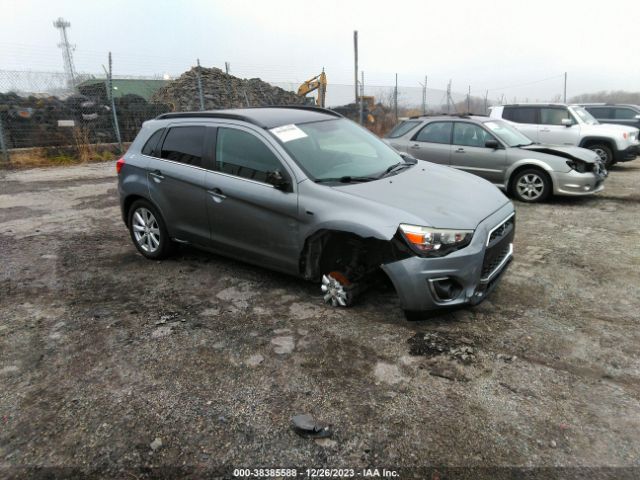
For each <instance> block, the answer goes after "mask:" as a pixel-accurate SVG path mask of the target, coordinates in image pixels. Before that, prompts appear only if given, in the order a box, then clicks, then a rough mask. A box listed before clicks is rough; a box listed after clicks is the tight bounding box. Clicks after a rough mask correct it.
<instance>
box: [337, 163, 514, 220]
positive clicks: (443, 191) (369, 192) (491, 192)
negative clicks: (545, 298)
mask: <svg viewBox="0 0 640 480" xmlns="http://www.w3.org/2000/svg"><path fill="white" fill-rule="evenodd" d="M334 188H336V189H339V190H340V192H342V193H345V194H349V195H354V196H357V197H360V198H363V199H366V200H368V201H370V202H372V203H377V204H379V205H381V206H383V207H392V208H394V209H396V210H397V211H398V210H399V211H400V212H399V215H401V216H402V215H403V213H405V215H404V217H403V218H398V219H397V223H412V224H415V223H417V222H419V224H420V225H422V226H428V227H436V228H462V229H475V228H476V227H477V225H478V224H479V223H480V222H481V221H482V220H484V219H485V218H487V217H488V216H490V215H491V214H492V213H494V212H495V211H497V210H498V209H500V208H501V207H503V206H504V205H505V204H507V203H509V199H508V198H507V197H506V196H505V195H504V194H503V193H502V192H501V191H500V190H499V189H498V188H497V187H495V186H494V185H492V184H491V183H489V182H487V181H486V180H483V179H482V178H480V177H477V176H475V175H472V174H470V173H465V172H461V171H459V170H456V169H453V168H449V167H444V166H441V165H436V164H433V163H429V162H426V161H418V163H417V164H416V165H415V166H413V167H411V168H408V169H406V170H403V171H401V172H400V173H399V174H397V175H393V176H391V177H386V178H384V179H381V180H375V181H372V182H366V183H356V184H350V185H346V186H341V187H334Z"/></svg>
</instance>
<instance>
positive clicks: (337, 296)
mask: <svg viewBox="0 0 640 480" xmlns="http://www.w3.org/2000/svg"><path fill="white" fill-rule="evenodd" d="M345 280H346V279H345ZM345 287H346V285H344V284H343V283H342V282H340V281H339V280H338V279H336V278H335V277H334V276H333V274H332V273H330V274H327V275H323V276H322V284H321V285H320V289H321V290H322V293H323V295H324V301H325V303H330V304H331V305H333V306H334V307H346V306H348V305H349V303H350V295H349V293H348V292H347V291H346V290H345Z"/></svg>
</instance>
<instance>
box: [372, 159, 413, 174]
mask: <svg viewBox="0 0 640 480" xmlns="http://www.w3.org/2000/svg"><path fill="white" fill-rule="evenodd" d="M415 164H416V162H412V163H408V162H398V163H396V164H393V165H391V166H390V167H389V168H387V169H386V170H385V171H384V172H382V173H381V174H380V176H379V177H378V178H384V177H386V176H387V175H389V174H390V173H392V172H395V171H396V170H402V169H404V168H409V167H412V166H413V165H415Z"/></svg>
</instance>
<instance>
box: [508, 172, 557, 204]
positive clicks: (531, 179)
mask: <svg viewBox="0 0 640 480" xmlns="http://www.w3.org/2000/svg"><path fill="white" fill-rule="evenodd" d="M551 189H552V187H551V180H550V179H549V177H548V175H547V174H546V173H544V172H543V171H542V170H540V169H538V168H527V169H524V170H520V171H519V172H517V173H516V174H515V175H514V177H513V179H512V180H511V193H512V194H513V196H515V197H516V198H517V199H518V200H520V201H521V202H525V203H536V202H542V201H544V200H546V199H547V198H548V197H549V195H551Z"/></svg>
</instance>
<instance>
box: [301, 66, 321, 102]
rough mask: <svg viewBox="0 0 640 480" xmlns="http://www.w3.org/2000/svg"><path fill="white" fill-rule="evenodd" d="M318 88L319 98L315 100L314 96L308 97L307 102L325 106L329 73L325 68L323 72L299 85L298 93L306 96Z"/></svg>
mask: <svg viewBox="0 0 640 480" xmlns="http://www.w3.org/2000/svg"><path fill="white" fill-rule="evenodd" d="M316 90H318V98H317V99H316V100H315V101H314V99H313V98H312V97H309V98H307V99H306V100H307V104H311V105H313V104H314V103H315V104H316V105H317V106H319V107H323V108H324V100H325V97H326V96H327V75H326V74H325V73H324V68H323V69H322V73H321V74H319V75H316V76H315V77H313V78H310V79H309V80H307V81H306V82H304V83H303V84H302V85H300V87H298V95H300V96H301V97H306V96H307V95H308V94H309V93H311V92H314V91H316Z"/></svg>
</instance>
